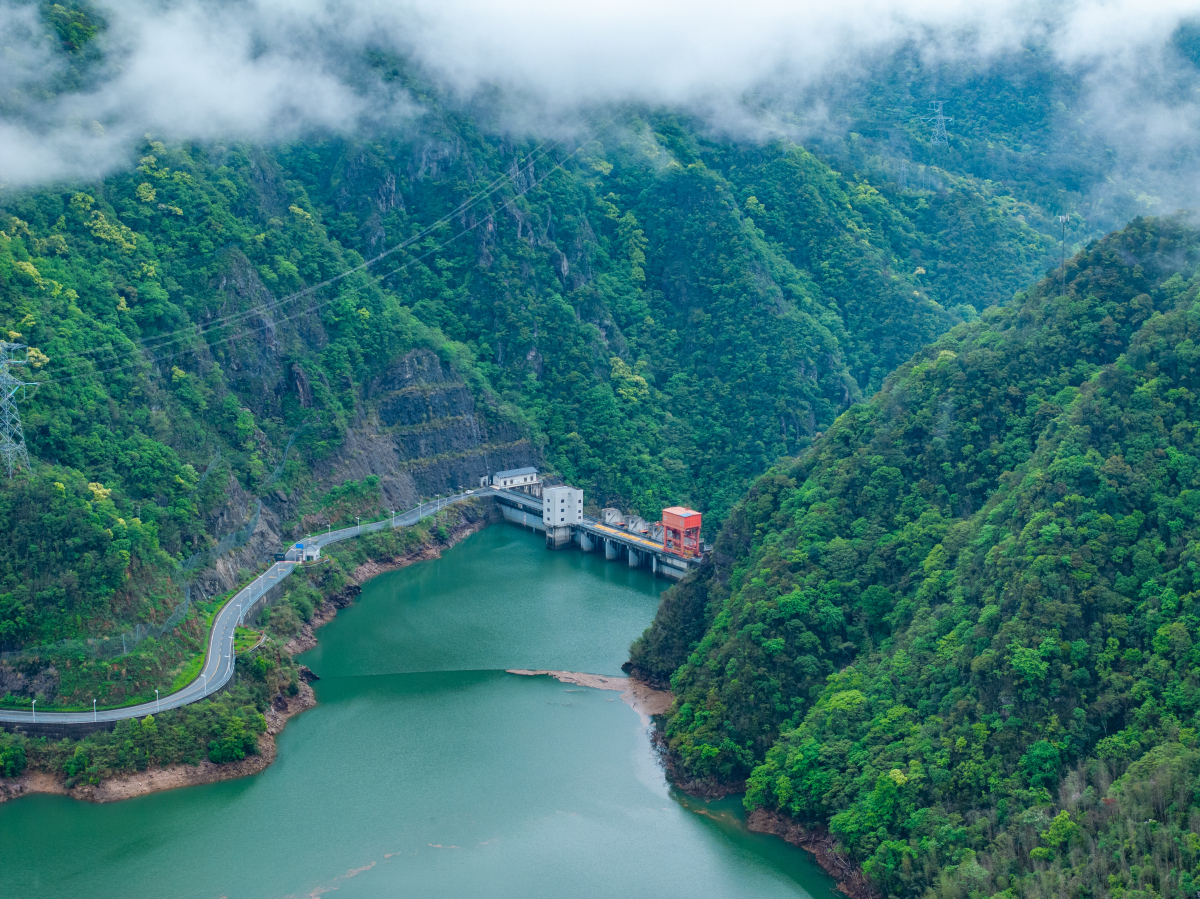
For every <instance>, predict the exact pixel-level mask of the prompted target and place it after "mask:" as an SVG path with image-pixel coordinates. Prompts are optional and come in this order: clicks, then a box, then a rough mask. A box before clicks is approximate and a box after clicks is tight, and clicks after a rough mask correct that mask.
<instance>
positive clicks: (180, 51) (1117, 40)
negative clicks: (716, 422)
mask: <svg viewBox="0 0 1200 899" xmlns="http://www.w3.org/2000/svg"><path fill="white" fill-rule="evenodd" d="M94 8H95V9H97V10H99V11H100V12H101V14H102V16H103V18H104V19H105V21H106V27H105V28H104V29H103V30H102V32H101V33H100V35H99V36H98V37H97V38H96V39H95V41H94V42H93V45H94V47H95V50H96V51H97V52H95V53H94V54H93V55H94V56H95V57H96V58H95V59H94V60H92V61H91V62H90V63H85V64H80V63H77V64H76V70H72V69H71V68H70V67H69V66H68V58H67V56H66V54H65V53H63V52H62V51H61V49H60V47H59V45H58V39H57V36H56V35H54V34H53V32H52V30H51V29H50V28H49V27H47V25H46V24H45V23H44V22H43V21H41V20H40V19H39V17H38V15H37V9H36V7H35V6H34V5H32V4H31V3H29V2H16V0H0V86H2V87H0V183H3V184H4V185H8V186H14V185H31V184H38V183H44V182H48V181H53V180H58V179H64V178H69V179H75V178H92V177H96V176H98V175H102V174H104V173H105V172H108V171H111V170H113V169H114V168H120V167H124V166H126V165H128V164H129V160H130V158H131V153H132V152H133V150H134V148H135V145H136V144H137V143H138V142H139V141H141V140H142V139H143V138H144V135H146V134H152V135H154V136H155V137H156V138H159V139H163V140H183V139H199V140H238V139H244V140H251V141H259V142H268V143H269V142H276V141H283V140H288V139H291V138H294V137H296V136H298V135H301V134H304V133H305V132H307V131H310V130H313V129H317V130H321V131H326V132H328V131H333V132H340V133H355V132H358V131H361V130H362V129H365V128H376V127H379V126H380V125H381V124H382V125H385V126H402V125H403V124H404V123H406V122H411V121H414V120H415V119H416V118H417V117H419V116H420V114H421V111H422V110H421V103H420V102H418V101H416V100H414V99H412V98H411V97H410V96H409V95H408V94H407V93H405V91H404V90H403V89H400V88H397V87H396V86H395V85H393V84H385V83H383V82H382V81H380V80H379V76H378V74H377V72H378V69H371V68H369V67H367V66H366V65H364V64H363V60H364V58H365V55H366V54H367V53H368V52H372V53H377V54H378V53H383V54H387V55H390V56H393V57H397V58H402V59H406V60H409V61H410V63H411V64H414V65H415V66H416V67H417V71H419V72H420V73H421V76H422V77H423V78H425V79H428V80H429V81H431V82H432V83H434V84H435V85H437V86H438V89H439V90H440V91H442V92H443V93H444V95H446V96H447V97H450V98H452V99H454V100H457V101H461V102H464V103H468V102H475V103H476V104H477V105H478V104H479V103H480V102H481V101H480V98H481V97H484V96H486V97H487V98H489V103H490V108H491V110H492V112H493V113H494V118H493V124H495V125H496V126H497V127H503V128H505V129H508V130H517V131H524V132H526V133H528V134H529V135H530V136H536V134H537V133H539V132H549V131H552V130H553V129H555V128H561V127H563V126H564V123H570V122H572V121H578V118H577V116H578V112H579V110H580V109H593V110H594V109H595V108H597V107H598V106H601V107H602V106H605V105H609V106H611V105H617V104H624V103H628V102H633V103H639V104H647V105H652V106H667V107H677V108H680V109H683V110H686V111H688V112H691V113H692V114H694V115H698V116H700V117H702V119H703V120H704V121H707V123H708V124H709V126H710V127H711V128H713V129H714V130H716V131H720V132H722V133H726V134H730V135H732V136H739V137H746V138H751V139H753V138H756V137H761V136H763V135H766V134H773V133H778V132H780V131H784V132H786V131H788V130H789V129H791V131H792V132H793V136H796V137H799V138H803V137H804V134H803V131H804V128H805V127H814V125H813V124H812V123H814V122H821V121H823V120H824V121H825V124H826V126H827V127H828V125H829V120H828V119H827V118H826V117H825V115H824V112H823V110H822V107H821V105H820V103H819V100H820V97H821V90H823V89H824V88H823V87H822V86H830V85H838V84H839V83H850V82H856V83H861V82H862V81H863V79H864V78H867V79H869V77H870V73H871V71H872V69H871V66H872V65H873V64H875V63H877V62H878V60H880V59H881V58H884V57H885V56H886V54H888V53H890V52H891V51H893V50H894V49H896V48H898V47H901V46H910V47H917V48H919V52H920V54H921V55H922V57H923V58H924V59H926V60H928V61H930V62H938V61H941V62H953V63H958V64H965V65H969V66H977V67H979V68H981V69H983V68H985V67H987V66H988V65H989V64H990V63H991V62H992V61H993V60H995V59H997V58H999V57H1000V56H1002V55H1004V54H1013V53H1019V52H1021V51H1022V47H1024V46H1029V45H1036V46H1038V47H1041V48H1043V49H1044V51H1045V52H1046V53H1048V54H1049V56H1050V58H1051V59H1053V60H1055V61H1056V63H1057V65H1059V66H1061V67H1062V68H1063V70H1065V71H1068V72H1071V73H1073V74H1074V75H1075V76H1077V77H1078V79H1079V83H1080V84H1081V85H1082V86H1083V92H1082V94H1081V95H1080V96H1078V97H1077V98H1076V99H1075V104H1076V108H1075V109H1074V110H1073V113H1074V112H1078V123H1079V124H1078V127H1080V128H1081V129H1086V130H1087V132H1088V134H1089V135H1091V136H1093V137H1094V136H1097V135H1098V136H1100V137H1101V138H1102V139H1103V140H1104V141H1106V142H1107V143H1110V144H1111V145H1112V146H1113V148H1114V149H1115V152H1116V153H1117V155H1118V157H1120V158H1121V159H1123V160H1125V164H1126V167H1127V168H1128V170H1130V171H1140V172H1142V173H1154V172H1156V171H1160V170H1162V168H1163V166H1162V162H1163V161H1164V160H1169V161H1171V164H1172V165H1173V166H1174V169H1173V173H1172V176H1171V182H1170V184H1168V183H1167V182H1166V181H1164V182H1162V184H1161V185H1160V187H1162V189H1163V190H1167V191H1184V188H1183V187H1181V185H1185V184H1190V183H1191V182H1190V181H1189V180H1188V179H1189V177H1190V175H1191V174H1192V173H1191V172H1190V171H1188V172H1187V173H1186V175H1187V176H1188V177H1184V178H1180V177H1179V175H1180V171H1179V168H1180V164H1179V159H1180V157H1181V154H1184V155H1186V154H1189V153H1190V152H1191V148H1192V147H1194V146H1196V144H1197V140H1196V139H1197V137H1198V136H1200V97H1198V95H1197V89H1196V86H1195V85H1196V80H1195V77H1194V76H1195V75H1196V72H1195V70H1194V67H1191V66H1190V64H1188V63H1186V62H1184V61H1183V60H1182V57H1180V56H1179V55H1178V54H1177V52H1176V51H1175V50H1173V49H1172V44H1171V40H1172V35H1173V33H1174V32H1175V31H1176V29H1177V28H1178V26H1179V23H1180V21H1181V19H1183V17H1184V16H1186V15H1189V14H1193V13H1194V10H1195V6H1194V0H1193V2H1190V3H1186V2H1174V0H1160V2H1156V3H1154V4H1153V5H1151V4H1148V3H1146V2H1145V0H1141V2H1135V0H1111V2H1103V0H1080V2H1076V3H1037V2H1024V0H1020V2H1018V0H992V2H989V3H979V2H950V0H909V2H887V0H842V2H838V3H829V2H820V3H798V2H790V3H764V2H746V0H742V2H738V3H732V2H723V3H717V2H711V0H696V2H679V0H639V2H635V0H608V2H605V3H574V4H569V3H562V2H551V0H510V2H506V3H496V2H488V0H415V2H408V3H393V2H383V0H287V2H285V0H228V2H220V0H212V2H206V3H198V2H171V0H156V2H150V0H121V2H119V3H117V2H111V0H97V2H95V3H94ZM85 55H86V54H85ZM1181 78H1182V79H1183V80H1182V81H1181V80H1180V79H1181ZM1189 79H1191V80H1189ZM78 85H83V87H79V86H78ZM749 97H753V98H754V103H753V104H750V103H748V102H747V98H749ZM929 99H932V97H930V98H929ZM789 104H790V105H789ZM920 111H922V110H916V111H914V114H918V113H919V112H920ZM948 111H949V112H953V109H950V110H948ZM834 119H836V116H834ZM804 122H808V123H809V124H808V125H807V126H806V125H804V124H802V123H804ZM834 125H835V126H836V122H834ZM1147 177H1150V175H1147ZM1181 199H1186V198H1183V197H1181ZM1163 202H1168V201H1163ZM1181 205H1182V204H1181Z"/></svg>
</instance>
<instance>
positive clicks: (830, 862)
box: [746, 808, 881, 899]
mask: <svg viewBox="0 0 1200 899" xmlns="http://www.w3.org/2000/svg"><path fill="white" fill-rule="evenodd" d="M746 827H747V829H749V830H751V831H753V832H754V833H769V834H771V835H772V836H776V837H779V839H781V840H783V841H784V842H785V843H791V844H792V845H793V846H798V847H799V848H801V849H803V850H804V851H805V852H809V853H811V854H812V856H813V857H814V858H815V859H816V860H817V864H818V865H820V866H821V870H822V871H824V872H825V873H826V874H828V875H829V876H830V877H832V878H833V879H834V880H835V881H837V888H838V889H839V890H840V891H841V892H842V893H844V894H846V895H847V896H849V897H850V899H881V897H880V894H879V893H878V892H877V891H876V889H875V888H874V887H873V886H871V882H870V881H869V880H868V879H867V875H866V874H864V873H863V869H862V868H861V867H860V866H859V865H857V864H855V863H854V862H853V861H851V860H850V859H848V858H847V857H846V856H844V855H842V854H841V853H840V852H838V851H837V849H836V848H834V846H835V843H834V839H833V836H832V835H831V834H830V833H829V832H828V831H815V830H809V829H808V828H806V827H804V826H803V825H802V824H800V823H799V822H798V821H796V820H795V819H794V818H792V817H790V816H788V815H784V814H782V813H780V812H774V811H769V810H768V809H764V808H760V809H755V810H754V811H752V812H751V813H750V814H749V815H748V816H747V818H746Z"/></svg>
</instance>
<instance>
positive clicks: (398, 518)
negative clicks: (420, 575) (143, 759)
mask: <svg viewBox="0 0 1200 899" xmlns="http://www.w3.org/2000/svg"><path fill="white" fill-rule="evenodd" d="M502 492H503V491H501V490H497V489H496V488H494V487H481V488H478V489H476V490H469V491H466V492H465V493H459V494H455V495H454V496H449V497H447V498H445V499H440V500H437V501H436V502H435V501H432V500H431V501H429V502H425V503H421V504H420V505H419V506H417V507H416V508H414V509H409V510H408V511H407V512H404V513H401V514H399V515H395V516H393V517H391V518H385V519H384V520H383V521H372V522H370V523H368V524H362V525H355V526H354V527H351V528H342V529H340V530H337V531H329V532H327V533H325V534H314V535H312V536H311V537H306V538H305V539H304V543H305V545H306V546H311V545H312V544H314V543H315V544H316V545H318V546H321V547H325V546H329V545H330V544H331V543H337V542H338V541H340V540H347V539H349V538H351V537H357V536H359V535H360V534H369V533H371V532H372V531H381V530H383V529H384V528H387V527H394V528H399V527H411V526H412V525H414V524H416V523H417V522H418V521H420V520H421V519H423V518H428V517H429V516H431V515H436V514H437V513H438V512H440V511H441V510H442V509H444V508H446V507H447V506H449V505H453V504H454V503H461V502H463V501H464V500H468V499H471V498H472V497H479V496H494V495H497V494H500V493H502ZM298 564H300V550H299V549H298V548H297V547H296V546H295V545H293V546H291V547H289V548H288V550H287V552H286V553H285V554H284V560H283V561H282V562H276V563H275V564H273V565H272V566H271V567H270V568H268V569H267V570H266V571H264V572H263V573H262V574H260V575H259V576H258V577H256V578H255V579H254V580H253V581H251V582H250V583H249V584H247V585H246V586H245V587H243V588H242V589H241V590H239V591H238V592H237V595H235V596H234V597H233V598H232V599H230V600H229V601H228V602H227V603H225V605H224V606H222V607H221V611H220V612H218V613H217V616H216V618H214V619H213V624H212V632H211V633H210V634H209V638H208V652H207V654H206V655H205V658H204V667H203V668H202V669H200V674H199V675H197V677H196V679H195V680H194V681H192V682H191V683H189V684H188V685H187V686H186V687H184V688H183V689H182V690H177V691H176V692H174V693H171V694H170V695H168V696H162V697H159V698H158V699H156V700H153V701H151V702H143V703H139V704H138V705H131V706H122V707H121V708H116V709H98V710H95V711H84V712H38V711H37V710H36V708H34V709H31V710H30V711H28V712H26V711H10V710H0V722H4V723H6V724H26V725H32V724H42V723H45V724H87V723H98V722H101V721H106V722H107V721H120V720H122V719H124V718H144V717H145V716H146V715H153V714H156V713H157V712H161V711H163V710H165V709H175V708H179V706H182V705H188V704H189V703H193V702H197V701H198V700H201V699H203V698H204V697H205V696H207V695H208V694H209V693H212V692H215V691H216V690H220V689H221V687H223V686H225V684H227V683H229V681H230V679H231V678H232V677H233V673H234V667H235V659H234V651H233V638H234V634H235V633H236V631H237V627H238V625H240V624H241V623H242V622H243V621H244V620H245V618H246V615H247V614H248V613H249V612H250V610H251V609H252V608H253V607H254V605H255V603H257V602H258V601H259V600H260V599H262V597H263V595H264V594H265V593H266V592H267V591H268V590H271V589H273V588H274V587H275V586H276V585H277V584H279V582H280V581H282V580H283V579H284V578H286V577H287V576H288V575H289V574H291V573H292V571H293V570H294V569H295V567H296V566H297V565H298Z"/></svg>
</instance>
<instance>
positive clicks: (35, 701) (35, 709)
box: [33, 699, 37, 721]
mask: <svg viewBox="0 0 1200 899" xmlns="http://www.w3.org/2000/svg"><path fill="white" fill-rule="evenodd" d="M33 720H34V721H37V700H36V699H35V700H34V701H33Z"/></svg>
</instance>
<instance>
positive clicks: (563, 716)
mask: <svg viewBox="0 0 1200 899" xmlns="http://www.w3.org/2000/svg"><path fill="white" fill-rule="evenodd" d="M664 586H665V582H663V581H656V580H654V579H652V578H651V577H649V576H648V575H647V574H645V573H644V572H640V571H630V570H629V569H628V568H626V567H624V566H622V565H616V564H613V563H606V562H604V561H603V559H602V558H600V557H598V556H596V555H584V554H582V553H578V552H575V551H563V552H559V553H550V552H547V551H546V550H545V549H544V548H543V547H542V543H541V540H540V538H539V537H536V536H534V535H531V534H528V533H526V532H523V531H521V530H519V529H517V528H515V527H511V526H494V527H491V528H488V529H487V530H485V531H483V532H481V533H479V534H476V535H474V536H473V537H471V538H469V539H468V540H466V541H465V542H464V543H462V544H460V545H459V546H457V547H455V548H454V549H452V550H449V551H447V552H446V553H445V555H444V556H443V557H442V558H441V559H440V560H436V561H432V562H427V563H421V564H419V565H414V566H411V567H409V568H406V569H403V570H401V571H397V572H392V573H390V574H386V575H383V576H381V577H379V578H376V579H375V580H374V581H372V582H370V583H369V584H368V585H367V586H366V587H365V588H364V590H363V593H362V596H361V597H360V598H359V601H358V602H357V603H356V604H355V605H353V606H352V607H350V608H349V609H347V610H344V611H343V612H342V613H341V614H339V616H338V617H337V619H336V620H335V621H333V622H331V623H330V624H329V625H327V626H326V627H325V628H324V629H323V630H322V631H321V636H320V644H319V646H318V647H317V649H315V650H313V651H312V652H310V653H307V654H306V655H305V657H304V658H303V659H302V660H303V661H304V662H305V663H306V664H308V665H310V666H311V667H312V668H313V669H314V670H315V671H316V672H317V673H318V674H320V675H321V677H322V680H321V681H319V682H318V683H316V684H315V685H314V686H315V687H316V690H317V696H318V699H319V705H318V706H317V707H316V708H315V709H313V710H311V711H309V712H306V713H305V714H303V715H301V716H299V717H298V718H295V719H293V720H292V721H291V722H290V723H289V724H288V726H287V728H286V729H285V731H284V732H283V734H281V735H280V737H279V757H278V759H277V760H276V762H275V763H274V764H273V765H272V766H271V767H270V768H268V769H267V770H266V771H265V772H263V773H262V774H259V775H256V776H254V777H249V778H243V779H241V780H237V781H229V782H225V783H219V784H211V785H206V786H200V787H190V788H187V789H183V790H174V791H170V792H166V793H159V794H155V795H152V796H145V797H140V798H138V799H133V800H129V801H126V802H120V803H113V804H110V805H90V804H88V803H81V802H76V801H74V800H70V799H66V798H63V797H56V796H33V797H28V798H24V799H21V800H18V801H15V802H9V803H5V804H3V805H0V895H2V896H4V897H21V899H24V897H59V896H64V897H65V896H95V897H109V896H112V897H118V896H120V897H141V896H180V897H213V899H216V897H221V896H227V897H230V899H235V897H283V896H319V895H323V894H325V893H328V892H331V891H336V895H338V896H342V897H345V896H362V897H374V896H388V897H392V896H395V897H409V896H411V897H476V896H479V897H509V896H511V897H568V896H579V897H614V899H615V897H633V896H654V897H674V896H679V897H684V896H686V897H710V896H711V897H804V896H812V897H814V899H827V897H831V896H832V895H833V893H832V884H831V881H830V880H829V879H828V878H827V877H826V876H825V875H824V874H823V873H822V872H821V871H820V870H819V869H818V868H817V867H816V865H815V864H814V863H813V862H812V860H811V858H810V856H808V855H807V854H806V853H804V852H802V851H800V850H798V849H795V848H793V847H791V846H788V845H787V844H785V843H782V842H781V841H779V840H776V839H774V838H772V837H765V836H760V835H757V834H750V833H748V832H747V831H745V829H744V826H743V824H742V816H741V813H740V806H739V804H738V802H737V800H736V799H730V800H724V801H721V802H715V803H705V802H699V801H697V800H693V799H690V798H688V797H685V796H682V795H679V794H677V793H676V792H675V791H673V790H672V789H671V788H669V787H668V785H667V784H666V782H665V781H664V779H663V775H662V772H661V769H660V768H659V767H658V764H657V762H656V761H655V759H654V757H653V754H652V751H651V748H650V742H649V738H648V732H647V730H646V728H645V727H644V726H643V724H642V722H641V720H640V719H639V717H638V715H637V714H636V713H635V712H634V711H633V710H632V709H630V708H629V707H628V706H627V705H625V704H624V703H623V702H622V701H621V700H620V699H619V697H618V694H616V693H614V692H607V691H599V690H590V689H586V688H580V687H574V686H570V685H567V684H562V683H559V682H558V681H555V680H552V679H550V678H546V677H520V676H517V675H510V674H505V673H504V671H503V669H504V668H515V667H522V668H564V669H568V670H574V671H587V672H590V673H599V674H619V673H620V672H619V669H620V664H621V662H622V661H623V660H624V658H625V657H626V652H627V648H628V644H629V642H630V640H631V639H632V638H633V637H634V636H636V635H637V634H638V633H639V632H640V631H641V630H642V628H644V627H645V626H646V624H647V623H648V622H649V620H650V618H651V617H652V615H653V613H654V608H655V606H656V603H657V595H658V592H659V591H660V590H661V589H663V587H664Z"/></svg>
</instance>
